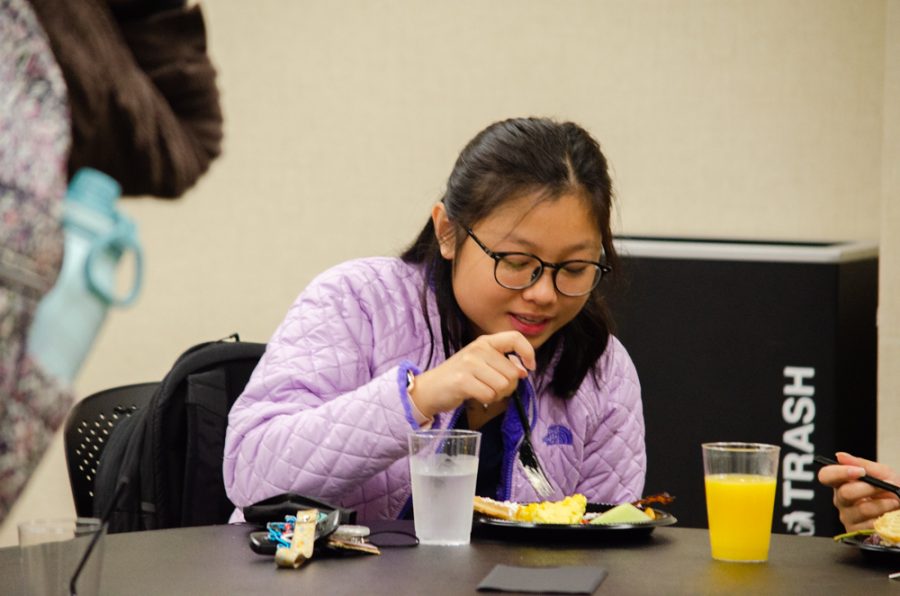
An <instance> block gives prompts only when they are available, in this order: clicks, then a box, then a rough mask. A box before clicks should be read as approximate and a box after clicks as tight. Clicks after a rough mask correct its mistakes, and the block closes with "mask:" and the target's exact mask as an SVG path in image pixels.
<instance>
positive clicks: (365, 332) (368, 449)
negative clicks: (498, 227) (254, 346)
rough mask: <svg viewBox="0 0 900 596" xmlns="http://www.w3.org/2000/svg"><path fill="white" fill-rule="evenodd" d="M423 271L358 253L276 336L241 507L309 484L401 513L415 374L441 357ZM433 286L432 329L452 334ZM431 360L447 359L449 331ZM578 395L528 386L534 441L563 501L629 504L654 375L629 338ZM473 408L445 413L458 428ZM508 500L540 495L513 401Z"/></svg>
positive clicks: (241, 449) (255, 401)
mask: <svg viewBox="0 0 900 596" xmlns="http://www.w3.org/2000/svg"><path fill="white" fill-rule="evenodd" d="M422 285H423V275H422V270H421V268H420V267H418V266H413V265H409V264H406V263H404V262H403V261H401V260H399V259H396V258H370V259H361V260H355V261H350V262H347V263H344V264H342V265H339V266H337V267H334V268H333V269H330V270H329V271H326V272H325V273H323V274H322V275H320V276H319V277H318V278H316V279H315V280H313V282H312V283H311V284H310V286H309V287H308V288H307V289H306V290H305V291H304V292H303V293H302V294H301V295H300V297H299V298H298V299H297V301H296V302H295V303H294V305H293V306H292V307H291V309H290V311H289V312H288V314H287V317H286V318H285V320H284V321H283V322H282V323H281V325H280V326H279V328H278V329H277V330H276V332H275V334H274V336H273V337H272V339H271V340H270V342H269V344H268V347H267V349H266V353H265V355H264V356H263V358H262V360H261V361H260V364H259V366H257V368H256V370H255V371H254V372H253V376H252V377H251V379H250V382H249V384H248V385H247V387H246V389H245V390H244V393H243V394H242V395H241V397H240V398H239V399H238V400H237V402H236V403H235V405H234V407H233V408H232V410H231V413H230V415H229V419H228V433H227V436H226V440H225V461H224V476H225V486H226V490H227V492H228V496H229V498H230V499H231V501H232V502H233V503H234V504H235V505H237V506H238V507H244V506H247V505H250V504H252V503H254V502H256V501H260V500H262V499H265V498H268V497H271V496H274V495H277V494H280V493H284V492H295V493H300V494H305V495H309V496H315V497H319V498H321V499H324V500H328V501H331V502H333V503H338V504H340V505H342V506H344V507H350V508H354V509H356V510H357V512H358V514H359V517H360V518H361V519H378V518H396V517H397V516H398V515H400V514H401V512H402V511H403V510H404V507H405V506H406V505H407V502H408V500H409V497H410V492H411V488H410V481H409V467H408V462H407V460H406V457H405V455H406V451H407V442H406V441H407V439H406V437H407V434H408V433H409V432H410V431H411V430H413V429H416V428H418V424H416V422H415V419H414V418H413V415H412V411H411V408H410V401H409V397H408V396H407V394H406V372H407V370H409V369H412V370H413V372H414V373H418V372H420V371H421V369H422V368H423V367H425V366H426V365H427V363H428V357H429V351H430V348H431V339H430V336H429V333H428V329H427V326H426V322H425V317H424V315H423V313H422V308H421V298H420V296H421V288H422ZM433 298H434V297H433V296H429V301H428V309H429V317H430V319H431V325H432V329H433V330H434V332H435V335H436V336H437V335H438V334H439V333H440V325H439V321H438V315H437V309H436V306H435V303H434V300H433ZM435 344H436V345H437V346H438V347H437V348H436V350H435V351H436V353H435V355H434V358H433V362H432V364H431V366H432V367H433V366H436V365H437V364H439V363H440V362H442V361H443V360H444V355H443V353H442V350H441V348H440V346H441V341H440V338H439V337H437V338H436V342H435ZM599 370H600V374H599V375H598V378H597V379H596V382H595V379H592V378H586V379H585V381H584V383H582V385H581V387H580V388H579V389H578V391H577V393H576V395H575V396H574V397H573V398H571V399H569V400H562V399H558V398H555V397H553V396H551V395H549V394H546V393H542V394H540V395H538V396H537V399H534V393H533V390H532V389H531V387H530V386H529V387H526V391H525V392H524V393H525V395H526V399H527V402H528V403H527V405H526V408H527V410H528V412H529V418H530V419H531V424H532V435H531V436H532V442H533V444H534V447H535V450H536V451H537V455H538V458H539V459H540V461H541V462H542V464H543V466H544V469H545V472H546V473H547V475H548V476H549V477H550V480H551V483H552V484H553V487H554V490H555V492H554V494H553V495H552V496H551V497H550V499H561V498H563V497H564V496H566V495H570V494H573V493H582V494H584V495H586V496H587V497H588V500H590V501H597V502H613V503H618V502H624V501H631V500H634V499H636V498H638V497H639V496H640V495H641V491H642V490H643V486H644V474H645V471H646V454H645V450H644V420H643V412H642V409H641V398H640V385H639V383H638V378H637V374H636V372H635V369H634V365H633V364H632V362H631V359H630V358H629V356H628V354H627V352H626V351H625V348H624V347H622V345H621V343H619V341H618V340H616V339H615V338H610V341H609V345H608V347H607V349H606V351H605V352H604V354H603V356H602V357H601V360H600V366H599ZM458 415H459V412H458V411H457V412H454V413H449V414H444V415H441V416H438V417H437V418H436V419H435V421H434V427H435V428H442V427H448V426H451V425H452V424H453V423H454V422H455V419H456V417H457V416H458ZM502 427H503V433H504V442H505V444H507V445H509V447H508V449H507V451H508V452H507V453H506V454H505V457H504V468H503V479H502V483H501V484H502V487H501V494H500V495H499V496H500V497H502V498H508V499H512V500H516V501H534V500H539V499H538V497H537V495H536V494H535V492H534V490H533V489H532V487H531V485H529V484H528V481H527V479H526V478H525V475H524V473H523V471H522V466H521V463H519V461H518V459H517V457H516V450H517V448H518V445H519V442H520V440H521V437H522V430H521V426H520V425H519V421H518V417H517V416H516V415H514V414H512V410H510V411H509V412H508V413H507V415H506V419H505V420H504V421H503V423H502Z"/></svg>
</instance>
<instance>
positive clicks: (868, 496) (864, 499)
mask: <svg viewBox="0 0 900 596" xmlns="http://www.w3.org/2000/svg"><path fill="white" fill-rule="evenodd" d="M837 460H838V462H839V463H840V465H831V466H824V467H823V468H821V469H820V470H819V482H821V483H822V484H824V485H825V486H830V487H832V488H833V489H834V506H835V507H837V508H838V512H839V513H840V517H841V523H843V524H844V527H845V528H846V529H847V531H848V532H853V531H854V530H862V529H866V528H871V527H872V522H874V521H875V518H877V517H878V516H880V515H881V514H883V513H887V512H888V511H893V510H894V509H898V508H900V501H898V500H897V497H896V496H895V495H893V494H891V493H888V492H885V491H883V490H881V489H880V488H877V487H874V486H872V485H871V484H866V483H865V482H860V481H859V480H858V479H859V478H860V477H862V476H864V475H866V474H868V475H869V476H872V477H874V478H879V479H881V480H886V481H888V482H891V483H893V484H900V476H898V475H897V473H896V472H894V471H893V470H892V469H891V468H890V467H888V466H886V465H884V464H879V463H878V462H873V461H869V460H867V459H863V458H861V457H854V456H852V455H850V454H849V453H843V452H841V453H838V454H837Z"/></svg>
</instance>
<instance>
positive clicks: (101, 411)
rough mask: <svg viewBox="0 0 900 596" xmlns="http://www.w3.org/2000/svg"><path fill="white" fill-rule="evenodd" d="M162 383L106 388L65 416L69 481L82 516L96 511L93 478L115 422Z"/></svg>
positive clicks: (128, 414) (146, 401)
mask: <svg viewBox="0 0 900 596" xmlns="http://www.w3.org/2000/svg"><path fill="white" fill-rule="evenodd" d="M158 386H159V383H158V382H156V383H138V384H135V385H125V386H122V387H115V388H113V389H106V390H104V391H99V392H97V393H94V394H92V395H89V396H87V397H85V398H84V399H82V400H81V401H79V402H77V403H76V404H75V405H74V406H73V408H72V411H71V412H70V413H69V417H68V419H67V420H66V426H65V430H64V432H63V443H64V446H65V452H66V467H67V468H68V470H69V485H70V486H71V487H72V498H73V499H74V501H75V511H76V512H77V513H78V515H79V516H82V517H90V516H92V515H93V514H94V478H96V476H97V466H98V465H99V463H100V456H101V455H102V454H103V449H104V448H105V447H106V444H107V441H108V439H109V436H110V434H111V433H112V432H113V430H114V429H115V428H116V426H117V425H118V424H119V422H121V421H122V420H124V419H125V418H127V417H129V416H131V415H132V414H133V413H134V412H135V411H137V410H139V409H140V408H142V407H143V406H145V405H146V404H147V403H148V402H149V401H150V396H152V395H153V392H154V391H156V388H157V387H158Z"/></svg>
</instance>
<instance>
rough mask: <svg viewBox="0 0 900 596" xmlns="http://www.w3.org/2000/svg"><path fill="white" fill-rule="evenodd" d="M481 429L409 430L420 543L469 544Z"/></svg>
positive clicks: (410, 461) (414, 499) (411, 474)
mask: <svg viewBox="0 0 900 596" xmlns="http://www.w3.org/2000/svg"><path fill="white" fill-rule="evenodd" d="M480 445H481V433H480V432H478V431H474V430H446V429H445V430H422V431H416V432H413V433H411V434H410V435H409V471H410V476H411V478H412V498H413V516H414V518H415V523H416V535H417V536H418V537H419V543H420V544H442V545H458V544H468V543H469V536H470V534H471V533H472V500H473V498H474V496H475V477H476V476H477V475H478V448H479V447H480Z"/></svg>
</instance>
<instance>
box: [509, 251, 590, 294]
mask: <svg viewBox="0 0 900 596" xmlns="http://www.w3.org/2000/svg"><path fill="white" fill-rule="evenodd" d="M496 263H497V265H496V267H495V269H494V273H495V276H496V278H497V282H498V283H499V284H500V285H502V286H504V287H507V288H509V289H512V290H518V289H523V288H527V287H529V286H531V285H533V284H534V283H535V282H536V281H537V280H538V278H539V277H540V276H541V274H542V273H543V268H544V266H543V265H542V264H541V262H540V261H539V260H538V259H537V258H535V257H533V256H531V255H527V254H524V253H523V254H510V255H505V256H504V257H502V258H500V259H498V260H497V261H496ZM552 273H553V274H554V275H553V277H554V282H555V285H556V289H557V290H559V292H560V293H562V294H566V295H568V296H580V295H583V294H587V293H588V292H590V291H591V290H593V289H594V287H596V285H597V282H599V281H600V268H599V267H598V266H597V265H595V264H593V263H588V262H578V261H576V262H572V263H569V264H567V265H566V266H565V267H561V268H560V269H556V270H554V271H553V272H552Z"/></svg>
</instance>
